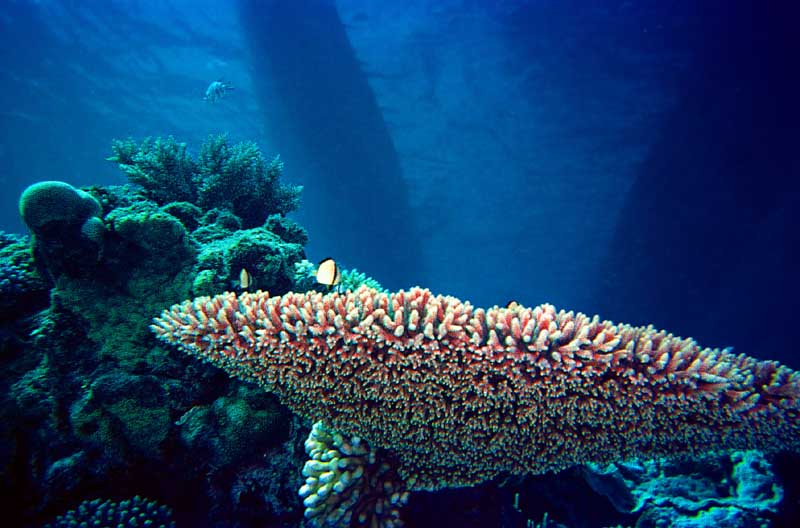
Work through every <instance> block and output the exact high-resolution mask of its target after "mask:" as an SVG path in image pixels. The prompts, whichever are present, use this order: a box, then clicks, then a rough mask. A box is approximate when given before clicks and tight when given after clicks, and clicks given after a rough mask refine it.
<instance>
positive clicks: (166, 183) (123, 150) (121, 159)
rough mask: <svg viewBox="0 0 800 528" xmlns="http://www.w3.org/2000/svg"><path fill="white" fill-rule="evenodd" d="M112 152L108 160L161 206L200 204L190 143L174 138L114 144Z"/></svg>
mask: <svg viewBox="0 0 800 528" xmlns="http://www.w3.org/2000/svg"><path fill="white" fill-rule="evenodd" d="M111 152H112V153H113V155H112V156H110V157H109V158H108V160H109V161H114V162H116V163H117V164H118V165H119V167H120V168H121V169H122V170H123V171H124V172H125V174H127V175H128V179H129V180H130V181H131V182H132V183H135V184H137V185H141V186H142V187H143V188H144V190H145V192H146V193H147V196H148V197H149V198H151V199H153V200H154V201H155V202H156V203H158V204H159V205H164V204H166V203H168V202H195V201H196V200H197V185H196V181H195V172H196V166H195V163H194V160H192V157H191V156H190V155H189V153H188V152H187V151H186V143H179V142H177V141H175V138H173V137H172V136H169V137H167V138H155V139H153V138H149V137H148V138H145V139H144V140H143V141H142V142H141V143H138V144H137V143H136V142H135V141H134V140H133V139H126V140H114V141H113V142H112V143H111Z"/></svg>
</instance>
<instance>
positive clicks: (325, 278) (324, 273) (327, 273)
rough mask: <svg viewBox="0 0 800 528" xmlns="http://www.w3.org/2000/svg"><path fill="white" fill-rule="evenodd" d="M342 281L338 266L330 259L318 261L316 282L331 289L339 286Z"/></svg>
mask: <svg viewBox="0 0 800 528" xmlns="http://www.w3.org/2000/svg"><path fill="white" fill-rule="evenodd" d="M341 280H342V273H341V271H339V266H338V265H337V264H336V261H335V260H333V259H332V258H330V257H329V258H326V259H322V260H320V261H319V264H318V265H317V282H318V283H320V284H324V285H325V286H327V287H329V288H331V287H333V286H336V285H337V284H339V281H341Z"/></svg>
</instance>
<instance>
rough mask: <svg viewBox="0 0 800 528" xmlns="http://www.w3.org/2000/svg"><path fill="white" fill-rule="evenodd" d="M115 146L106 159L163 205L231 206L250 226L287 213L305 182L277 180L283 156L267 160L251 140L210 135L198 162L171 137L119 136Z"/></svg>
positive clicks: (281, 167) (248, 226) (255, 225)
mask: <svg viewBox="0 0 800 528" xmlns="http://www.w3.org/2000/svg"><path fill="white" fill-rule="evenodd" d="M111 148H112V152H113V155H112V156H111V157H109V158H108V159H109V160H110V161H114V162H116V163H118V164H119V166H120V168H121V169H122V170H123V171H124V172H125V173H126V174H127V175H128V178H129V179H130V180H131V182H133V183H136V184H138V185H141V186H142V187H143V188H144V190H145V193H146V194H147V196H148V197H149V198H151V199H153V200H154V201H155V202H157V203H158V204H159V205H164V204H166V203H169V202H189V203H193V204H195V205H198V206H200V207H201V208H202V209H203V210H204V211H208V210H212V209H215V208H217V209H220V210H227V211H231V212H232V213H234V214H235V215H236V216H238V217H239V218H240V219H241V220H242V223H243V226H244V227H245V228H250V227H257V226H260V225H262V224H263V223H264V221H265V220H266V219H267V217H268V216H269V215H271V214H280V215H285V214H286V213H288V212H290V211H293V210H295V209H297V207H298V205H299V203H300V192H301V190H302V187H299V186H291V185H283V184H281V183H280V181H279V179H280V176H281V173H282V171H283V162H281V160H280V158H279V157H275V158H274V159H272V160H271V161H267V160H266V159H265V158H264V156H263V155H262V154H261V151H260V150H259V148H258V146H257V145H256V144H255V143H253V142H242V143H237V144H235V145H229V144H228V138H227V136H226V135H219V136H212V137H210V138H209V139H208V141H206V142H205V143H204V144H203V145H202V147H201V148H200V154H199V156H198V158H197V161H195V160H194V159H192V157H191V156H190V155H189V153H188V152H187V150H186V144H185V143H178V142H177V141H175V139H174V138H173V137H171V136H170V137H168V138H166V139H163V138H156V139H151V138H147V139H145V140H144V141H142V142H141V143H138V144H137V143H136V142H135V141H133V140H131V139H128V140H124V141H119V140H118V141H114V142H113V144H112V146H111Z"/></svg>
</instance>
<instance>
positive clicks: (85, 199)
mask: <svg viewBox="0 0 800 528" xmlns="http://www.w3.org/2000/svg"><path fill="white" fill-rule="evenodd" d="M100 212H101V209H100V203H99V202H98V201H97V200H96V199H95V198H94V197H93V196H92V195H90V194H89V193H86V192H84V191H82V190H80V189H76V188H75V187H73V186H72V185H70V184H68V183H64V182H60V181H43V182H39V183H34V184H33V185H31V186H30V187H28V188H27V189H25V190H24V191H23V192H22V195H21V196H20V199H19V214H20V215H21V216H22V219H23V220H24V221H25V225H27V226H28V228H30V230H31V231H33V232H34V233H35V234H37V235H40V234H42V233H44V232H47V230H48V229H49V228H50V227H52V226H53V225H56V226H63V225H67V226H75V227H81V226H82V225H83V224H84V222H86V220H87V219H89V218H92V217H97V216H99V215H100Z"/></svg>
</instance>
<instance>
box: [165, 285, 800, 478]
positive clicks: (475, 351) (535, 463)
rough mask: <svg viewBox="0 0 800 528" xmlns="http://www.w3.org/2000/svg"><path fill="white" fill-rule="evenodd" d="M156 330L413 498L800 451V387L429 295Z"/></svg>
mask: <svg viewBox="0 0 800 528" xmlns="http://www.w3.org/2000/svg"><path fill="white" fill-rule="evenodd" d="M152 329H153V331H154V332H155V333H156V335H157V336H159V337H160V338H161V339H162V340H164V341H166V342H169V343H174V344H175V345H177V346H178V347H179V348H181V349H182V350H184V351H186V352H188V353H190V354H193V355H196V356H198V357H200V358H202V359H204V360H206V361H210V362H211V363H213V364H215V365H218V366H220V367H222V368H223V369H225V370H226V371H227V372H228V373H229V374H231V375H233V376H236V377H238V378H240V379H243V380H247V381H251V382H255V383H258V384H259V385H261V386H262V387H263V388H265V389H266V390H268V391H270V392H274V393H276V394H277V395H278V396H279V397H280V398H281V400H282V401H283V402H285V403H286V404H287V405H288V406H289V407H290V408H291V409H292V410H294V411H295V412H297V413H298V414H300V415H301V416H304V417H306V418H308V419H311V420H314V421H322V422H323V423H324V424H325V425H326V426H328V427H330V428H331V429H332V430H335V431H338V432H340V433H342V434H344V435H348V436H357V437H359V438H361V439H363V440H365V441H367V442H369V444H370V445H371V446H372V447H374V448H382V449H385V450H386V451H387V452H389V453H390V454H391V455H392V456H393V457H395V459H396V460H397V464H398V474H399V475H400V476H401V477H402V478H403V479H404V480H406V481H407V482H408V483H409V489H412V490H413V489H437V488H443V487H448V486H463V485H471V484H475V483H478V482H481V481H484V480H486V479H490V478H492V477H494V476H496V475H498V474H501V473H511V474H526V473H542V472H545V471H551V470H553V471H556V470H560V469H563V468H565V467H568V466H570V465H573V464H581V463H586V462H611V461H616V460H621V459H624V458H630V457H644V458H652V457H654V456H657V455H676V454H690V455H691V454H697V453H701V452H704V451H706V450H708V449H711V448H762V449H797V448H798V447H800V436H799V435H798V432H800V423H798V411H799V410H800V400H798V398H799V397H800V375H798V373H796V372H794V371H792V370H790V369H788V368H786V367H784V366H781V365H780V364H778V363H776V362H774V361H758V360H755V359H753V358H750V357H747V356H744V355H734V354H732V353H730V352H728V351H726V350H718V349H709V348H702V347H700V346H698V345H697V343H695V342H694V341H693V340H691V339H684V338H680V337H676V336H673V335H671V334H668V333H666V332H663V331H659V330H656V329H654V328H652V327H633V326H629V325H625V324H613V323H610V322H608V321H600V320H599V319H598V318H597V317H593V318H592V317H588V316H586V315H584V314H581V313H574V312H566V311H556V310H555V308H553V307H552V306H550V305H541V306H538V307H536V308H523V307H520V306H514V307H511V308H498V307H494V308H490V309H487V310H484V309H476V308H473V307H472V306H471V305H470V304H469V303H467V302H461V301H459V300H458V299H455V298H452V297H443V296H435V295H433V294H431V292H430V291H428V290H425V289H420V288H413V289H411V290H410V291H405V292H404V291H400V292H397V293H391V294H386V293H380V292H378V291H376V290H371V289H369V288H366V287H362V288H360V289H359V290H357V291H355V292H350V291H348V292H347V293H330V294H327V295H323V294H320V293H306V294H298V293H288V294H286V295H283V296H279V297H275V296H269V294H267V293H263V292H257V293H243V294H241V295H239V296H236V295H235V294H232V293H227V294H224V295H219V296H216V297H213V298H212V297H201V298H198V299H195V300H194V301H187V302H185V303H183V304H179V305H175V306H173V307H172V308H171V309H169V310H166V311H164V312H163V313H162V315H161V316H160V317H159V318H158V319H156V321H155V324H154V325H153V326H152ZM411 483H413V485H412V484H411Z"/></svg>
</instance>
